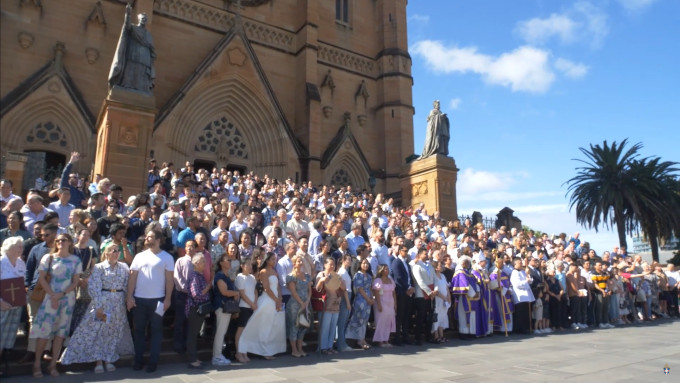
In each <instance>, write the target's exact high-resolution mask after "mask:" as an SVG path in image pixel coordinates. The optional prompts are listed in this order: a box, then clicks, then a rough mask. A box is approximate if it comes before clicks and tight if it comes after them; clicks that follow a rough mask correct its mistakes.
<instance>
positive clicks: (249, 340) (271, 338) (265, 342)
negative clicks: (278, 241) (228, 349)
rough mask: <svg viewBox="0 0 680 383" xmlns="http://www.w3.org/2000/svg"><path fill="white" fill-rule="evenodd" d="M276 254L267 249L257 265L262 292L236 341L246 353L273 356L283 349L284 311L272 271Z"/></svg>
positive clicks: (276, 280)
mask: <svg viewBox="0 0 680 383" xmlns="http://www.w3.org/2000/svg"><path fill="white" fill-rule="evenodd" d="M275 266H276V255H275V254H274V253H272V252H268V253H267V256H266V258H265V260H264V262H262V266H260V280H261V281H262V286H263V288H264V293H263V294H262V295H261V296H260V298H258V300H257V309H256V310H255V312H253V316H252V317H250V320H249V321H248V323H247V324H246V327H245V328H244V329H243V333H241V338H240V339H239V342H238V350H239V351H240V352H241V353H243V354H246V355H247V353H249V352H250V353H253V354H257V355H262V356H263V357H264V358H265V359H274V355H276V354H279V353H282V352H286V313H285V312H284V311H283V301H282V298H281V292H280V291H279V278H278V275H277V274H276V268H275Z"/></svg>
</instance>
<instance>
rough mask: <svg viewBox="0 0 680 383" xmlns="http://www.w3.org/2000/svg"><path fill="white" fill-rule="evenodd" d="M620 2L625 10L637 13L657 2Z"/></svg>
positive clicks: (626, 0) (653, 0)
mask: <svg viewBox="0 0 680 383" xmlns="http://www.w3.org/2000/svg"><path fill="white" fill-rule="evenodd" d="M618 1H619V3H620V4H621V5H622V6H623V7H624V8H626V9H627V10H629V11H637V10H640V9H643V8H646V7H648V6H650V5H652V4H653V3H655V2H656V0H618Z"/></svg>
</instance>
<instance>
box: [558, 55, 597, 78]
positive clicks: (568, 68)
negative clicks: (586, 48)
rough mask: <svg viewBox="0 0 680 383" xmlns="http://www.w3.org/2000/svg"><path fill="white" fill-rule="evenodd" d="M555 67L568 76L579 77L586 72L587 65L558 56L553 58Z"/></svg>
mask: <svg viewBox="0 0 680 383" xmlns="http://www.w3.org/2000/svg"><path fill="white" fill-rule="evenodd" d="M555 68H557V70H559V71H560V72H562V73H564V75H565V76H567V77H569V78H574V79H576V78H581V77H583V76H585V75H586V74H587V73H588V69H589V68H588V66H587V65H585V64H581V63H575V62H573V61H569V60H567V59H563V58H558V59H557V60H555Z"/></svg>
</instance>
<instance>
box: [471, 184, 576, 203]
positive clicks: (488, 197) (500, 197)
mask: <svg viewBox="0 0 680 383" xmlns="http://www.w3.org/2000/svg"><path fill="white" fill-rule="evenodd" d="M458 189H460V187H459V188H458ZM559 195H564V193H563V192H508V191H491V192H482V193H474V194H461V195H459V196H458V200H459V201H477V202H479V201H485V202H504V203H507V202H509V201H520V200H528V199H532V200H533V199H536V198H543V197H555V196H559Z"/></svg>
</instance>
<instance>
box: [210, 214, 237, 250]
mask: <svg viewBox="0 0 680 383" xmlns="http://www.w3.org/2000/svg"><path fill="white" fill-rule="evenodd" d="M215 222H216V223H217V227H215V228H214V229H213V231H211V232H210V240H211V242H212V243H217V241H218V240H219V238H220V233H222V232H227V234H229V240H228V242H234V238H233V237H232V236H231V233H230V232H229V231H228V229H229V218H227V216H226V215H225V214H218V215H217V217H215Z"/></svg>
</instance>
